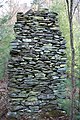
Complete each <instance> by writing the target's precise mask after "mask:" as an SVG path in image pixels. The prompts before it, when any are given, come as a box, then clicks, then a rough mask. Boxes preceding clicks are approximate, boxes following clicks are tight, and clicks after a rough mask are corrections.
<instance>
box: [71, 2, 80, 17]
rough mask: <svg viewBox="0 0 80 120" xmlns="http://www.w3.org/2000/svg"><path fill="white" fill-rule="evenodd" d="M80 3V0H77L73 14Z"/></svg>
mask: <svg viewBox="0 0 80 120" xmlns="http://www.w3.org/2000/svg"><path fill="white" fill-rule="evenodd" d="M79 3H80V0H79V1H78V2H77V4H76V6H75V8H74V11H73V15H74V14H75V11H76V9H77V7H78V5H79Z"/></svg>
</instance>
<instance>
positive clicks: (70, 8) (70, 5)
mask: <svg viewBox="0 0 80 120" xmlns="http://www.w3.org/2000/svg"><path fill="white" fill-rule="evenodd" d="M66 3H67V8H68V18H69V29H70V46H71V83H72V91H71V110H70V120H75V118H74V116H75V110H74V109H75V107H74V101H75V90H76V89H75V71H74V66H75V50H74V42H73V41H74V40H73V0H70V2H69V0H66Z"/></svg>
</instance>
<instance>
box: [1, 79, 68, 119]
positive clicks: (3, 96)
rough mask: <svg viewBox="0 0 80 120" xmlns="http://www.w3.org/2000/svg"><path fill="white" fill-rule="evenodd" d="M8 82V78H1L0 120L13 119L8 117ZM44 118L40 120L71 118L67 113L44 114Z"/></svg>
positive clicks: (24, 117) (23, 117)
mask: <svg viewBox="0 0 80 120" xmlns="http://www.w3.org/2000/svg"><path fill="white" fill-rule="evenodd" d="M7 84H8V80H6V79H4V80H0V120H12V119H8V118H7V112H8V102H7V101H8V98H7V93H8V90H7ZM42 116H43V117H42V118H39V119H38V120H69V118H68V117H67V115H59V116H56V117H53V116H50V115H48V114H43V115H42ZM18 120H30V119H29V118H27V117H26V116H22V117H21V118H19V119H18ZM31 120H32V119H31Z"/></svg>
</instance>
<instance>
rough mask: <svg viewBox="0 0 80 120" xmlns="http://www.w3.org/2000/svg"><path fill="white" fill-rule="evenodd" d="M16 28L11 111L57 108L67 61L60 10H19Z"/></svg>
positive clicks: (11, 71)
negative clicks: (49, 106) (55, 11)
mask: <svg viewBox="0 0 80 120" xmlns="http://www.w3.org/2000/svg"><path fill="white" fill-rule="evenodd" d="M14 31H15V34H16V38H15V40H14V41H13V42H11V46H12V49H11V51H10V55H11V58H10V60H9V64H8V71H9V84H8V89H9V104H10V111H11V114H12V113H13V115H14V116H15V115H16V114H19V115H21V114H23V113H26V114H27V113H36V112H39V111H40V110H41V109H42V108H43V107H44V106H46V105H49V104H52V105H53V106H54V109H55V108H57V107H58V105H57V102H56V101H57V99H58V98H60V97H62V96H61V87H62V85H63V80H64V78H65V63H66V57H65V48H66V47H65V40H64V38H63V37H62V36H61V32H60V31H59V25H58V19H57V13H54V12H49V11H48V10H42V11H38V12H37V11H36V12H33V11H32V10H30V11H28V12H27V13H25V14H23V13H18V14H17V22H16V23H15V25H14Z"/></svg>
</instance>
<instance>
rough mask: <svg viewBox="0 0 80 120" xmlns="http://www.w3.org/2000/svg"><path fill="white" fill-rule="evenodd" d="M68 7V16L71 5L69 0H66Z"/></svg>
mask: <svg viewBox="0 0 80 120" xmlns="http://www.w3.org/2000/svg"><path fill="white" fill-rule="evenodd" d="M66 3H67V9H68V17H69V16H70V7H69V0H66Z"/></svg>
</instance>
